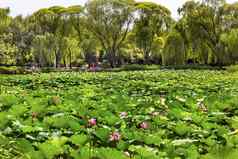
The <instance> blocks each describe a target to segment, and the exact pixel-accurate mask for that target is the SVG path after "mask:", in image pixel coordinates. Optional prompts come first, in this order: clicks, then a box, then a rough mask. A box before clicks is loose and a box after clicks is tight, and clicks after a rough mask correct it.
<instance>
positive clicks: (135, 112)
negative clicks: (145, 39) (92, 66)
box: [0, 70, 238, 159]
mask: <svg viewBox="0 0 238 159" xmlns="http://www.w3.org/2000/svg"><path fill="white" fill-rule="evenodd" d="M0 158H1V159H8V158H9V159H13V158H15V159H130V158H131V159H200V158H201V159H237V158H238V74H237V73H228V72H225V71H191V70H186V71H183V70H180V71H171V70H168V71H166V70H165V71H160V70H158V71H136V72H119V73H118V72H117V73H49V74H34V75H17V76H3V75H1V76H0Z"/></svg>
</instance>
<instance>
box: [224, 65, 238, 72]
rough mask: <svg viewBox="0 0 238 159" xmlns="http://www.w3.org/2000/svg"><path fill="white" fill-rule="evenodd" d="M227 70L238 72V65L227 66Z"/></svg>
mask: <svg viewBox="0 0 238 159" xmlns="http://www.w3.org/2000/svg"><path fill="white" fill-rule="evenodd" d="M226 70H227V71H228V72H238V65H231V66H227V67H226Z"/></svg>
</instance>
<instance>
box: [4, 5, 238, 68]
mask: <svg viewBox="0 0 238 159" xmlns="http://www.w3.org/2000/svg"><path fill="white" fill-rule="evenodd" d="M9 13H10V10H9V9H7V8H2V9H0V64H4V65H37V66H39V67H73V66H81V65H83V64H85V63H88V64H90V63H102V64H105V65H106V64H107V65H108V66H110V67H116V66H120V65H123V64H162V65H184V64H207V65H216V66H222V65H231V64H235V63H236V62H237V61H238V3H233V4H227V3H226V2H224V0H201V1H198V2H197V1H196V2H195V1H187V2H186V3H185V4H183V6H182V7H181V8H179V9H178V13H179V15H180V19H178V20H174V19H173V18H172V17H171V12H170V11H169V9H167V8H166V7H164V6H161V5H159V4H155V3H152V2H135V1H133V0H90V1H88V2H87V3H86V4H85V5H84V6H79V5H78V6H71V7H67V8H65V7H61V6H55V7H51V8H44V9H41V10H39V11H37V12H35V13H33V14H32V15H30V16H27V17H22V16H21V15H20V16H17V17H11V16H9Z"/></svg>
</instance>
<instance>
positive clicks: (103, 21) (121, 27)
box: [84, 0, 134, 67]
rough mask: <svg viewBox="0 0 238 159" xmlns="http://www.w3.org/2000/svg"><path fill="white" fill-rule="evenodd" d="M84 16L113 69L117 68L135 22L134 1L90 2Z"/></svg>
mask: <svg viewBox="0 0 238 159" xmlns="http://www.w3.org/2000/svg"><path fill="white" fill-rule="evenodd" d="M84 16H85V20H84V24H85V26H86V28H87V29H88V30H89V31H91V32H92V33H93V34H94V36H95V37H96V38H97V39H98V40H99V41H100V44H101V46H102V47H103V49H104V50H105V51H106V53H107V59H108V61H109V63H110V65H111V67H115V66H116V65H117V64H119V59H118V54H119V50H120V47H121V46H122V43H123V41H124V40H125V39H126V36H127V33H128V32H129V30H130V28H131V24H132V23H133V20H134V1H133V0H94V1H89V2H88V3H87V4H86V6H85V11H84Z"/></svg>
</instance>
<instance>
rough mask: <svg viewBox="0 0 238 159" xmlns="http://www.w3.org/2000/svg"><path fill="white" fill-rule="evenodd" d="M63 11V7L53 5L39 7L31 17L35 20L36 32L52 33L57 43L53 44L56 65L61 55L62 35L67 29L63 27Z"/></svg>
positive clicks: (58, 63)
mask: <svg viewBox="0 0 238 159" xmlns="http://www.w3.org/2000/svg"><path fill="white" fill-rule="evenodd" d="M64 12H65V8H64V7H60V6H54V7H50V8H44V9H41V10H39V11H37V12H36V13H34V15H33V19H34V20H35V22H36V23H35V24H36V30H35V31H36V32H38V33H39V34H46V33H50V34H53V35H54V41H55V42H56V44H57V45H54V46H55V48H54V53H55V66H56V67H58V66H59V65H60V62H61V59H62V57H63V52H62V47H63V36H64V34H65V33H66V31H67V29H66V28H65V26H66V25H65V24H66V23H64V18H63V13H64Z"/></svg>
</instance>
